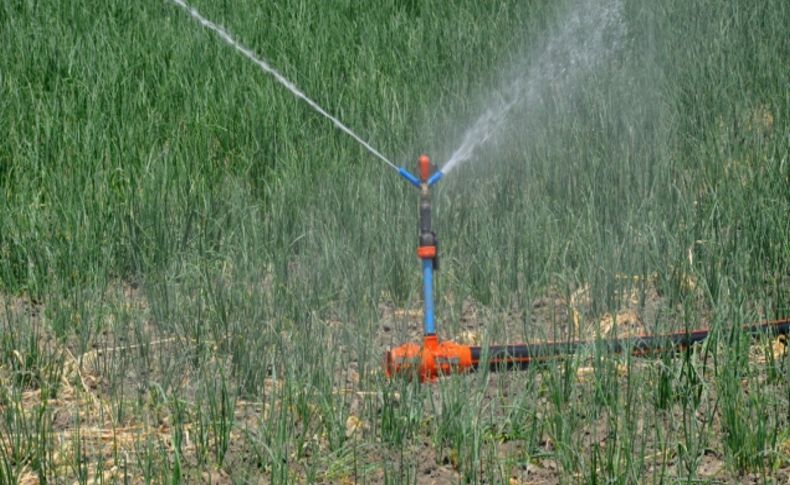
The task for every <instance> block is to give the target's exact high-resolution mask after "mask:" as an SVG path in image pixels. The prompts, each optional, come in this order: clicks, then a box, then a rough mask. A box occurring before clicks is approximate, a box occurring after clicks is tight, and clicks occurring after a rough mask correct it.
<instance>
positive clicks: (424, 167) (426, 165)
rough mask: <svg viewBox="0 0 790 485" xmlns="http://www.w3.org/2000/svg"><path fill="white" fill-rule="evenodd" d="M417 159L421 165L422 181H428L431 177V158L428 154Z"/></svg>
mask: <svg viewBox="0 0 790 485" xmlns="http://www.w3.org/2000/svg"><path fill="white" fill-rule="evenodd" d="M417 161H418V163H419V165H420V181H422V182H427V181H428V179H429V178H431V159H430V158H428V155H420V158H419V159H418V160H417Z"/></svg>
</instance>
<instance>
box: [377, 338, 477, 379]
mask: <svg viewBox="0 0 790 485" xmlns="http://www.w3.org/2000/svg"><path fill="white" fill-rule="evenodd" d="M473 368H474V365H473V362H472V348H471V347H469V346H468V345H460V344H457V343H455V342H451V341H444V342H439V338H438V337H437V336H436V335H426V336H425V338H424V339H423V341H422V346H420V345H417V344H415V343H407V344H403V345H401V346H400V347H395V348H394V349H392V350H390V351H389V352H387V354H386V356H385V363H384V369H385V372H386V373H387V377H392V376H394V375H406V376H411V377H419V379H420V381H421V382H426V381H429V382H431V381H434V380H436V378H437V377H439V376H442V375H447V374H452V373H463V372H468V371H470V370H472V369H473Z"/></svg>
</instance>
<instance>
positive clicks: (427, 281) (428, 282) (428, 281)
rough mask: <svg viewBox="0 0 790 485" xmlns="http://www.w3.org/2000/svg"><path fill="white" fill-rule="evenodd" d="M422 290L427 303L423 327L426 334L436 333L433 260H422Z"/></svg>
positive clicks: (424, 300) (425, 303)
mask: <svg viewBox="0 0 790 485" xmlns="http://www.w3.org/2000/svg"><path fill="white" fill-rule="evenodd" d="M422 292H423V302H424V305H425V308H424V315H423V327H424V329H425V335H435V334H436V327H435V326H434V320H433V260H431V259H423V260H422Z"/></svg>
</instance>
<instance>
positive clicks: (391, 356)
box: [384, 155, 790, 382]
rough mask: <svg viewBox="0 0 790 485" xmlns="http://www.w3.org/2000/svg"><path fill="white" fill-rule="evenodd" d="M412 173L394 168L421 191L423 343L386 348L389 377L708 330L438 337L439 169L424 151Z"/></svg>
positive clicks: (770, 329)
mask: <svg viewBox="0 0 790 485" xmlns="http://www.w3.org/2000/svg"><path fill="white" fill-rule="evenodd" d="M417 172H418V173H419V177H417V176H415V175H414V174H412V173H411V172H409V171H408V170H406V169H405V168H403V167H401V168H400V169H399V170H398V173H399V174H400V175H401V176H402V177H403V178H405V179H406V180H407V181H408V182H410V183H411V184H412V185H414V186H415V187H417V188H418V189H419V191H420V202H419V231H418V246H417V257H418V258H419V259H420V261H421V264H422V281H423V338H422V345H420V344H417V343H413V342H409V343H406V344H403V345H400V346H398V347H395V348H394V349H391V350H390V351H389V352H387V353H386V354H385V359H384V370H385V372H386V374H387V376H388V377H394V376H399V375H400V376H406V377H410V378H411V377H417V378H419V379H420V381H421V382H432V381H435V380H436V379H437V378H438V377H440V376H443V375H449V374H453V373H466V372H471V371H475V370H478V369H480V368H481V367H484V368H488V369H489V370H491V371H498V370H510V369H526V368H527V367H529V366H530V365H533V364H540V363H544V362H547V361H551V360H556V359H559V358H562V357H565V356H569V355H573V354H575V353H576V352H578V351H579V350H581V349H586V348H592V347H593V346H596V345H597V346H599V348H600V347H602V348H603V349H604V350H605V351H607V352H610V353H625V352H628V353H631V354H632V355H635V356H643V355H647V354H650V353H654V352H660V351H664V350H682V349H684V348H687V347H689V346H691V345H694V344H696V343H699V342H701V341H703V340H705V339H706V338H707V337H708V336H709V335H710V330H708V329H701V330H688V331H684V332H678V333H669V334H658V335H643V336H637V337H630V338H621V339H604V340H598V341H592V340H588V341H585V340H569V341H565V342H541V343H534V344H512V345H493V346H489V347H480V346H474V345H462V344H458V343H456V342H453V341H450V340H445V341H439V337H438V335H437V334H436V321H435V315H434V307H433V276H434V272H435V271H436V270H438V261H439V259H438V258H439V253H438V246H439V243H438V240H437V238H436V233H435V232H434V231H433V228H432V226H431V188H432V187H433V186H434V185H435V184H436V183H437V182H438V181H439V180H441V179H442V177H443V176H444V173H443V172H442V171H441V170H437V169H436V168H435V166H434V165H433V164H432V163H431V160H430V158H428V156H427V155H421V156H420V157H419V159H418V162H417ZM741 330H742V331H743V332H744V333H747V334H749V335H786V334H788V333H790V318H785V319H781V320H772V321H763V322H757V323H753V324H749V325H745V326H742V327H741Z"/></svg>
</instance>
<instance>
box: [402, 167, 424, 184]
mask: <svg viewBox="0 0 790 485" xmlns="http://www.w3.org/2000/svg"><path fill="white" fill-rule="evenodd" d="M398 173H399V174H400V175H401V177H403V178H405V179H406V180H408V181H409V182H411V183H412V185H414V186H415V187H417V188H420V179H418V178H417V177H415V176H414V175H412V173H411V172H409V171H408V170H406V169H405V168H403V167H401V168H399V169H398Z"/></svg>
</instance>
